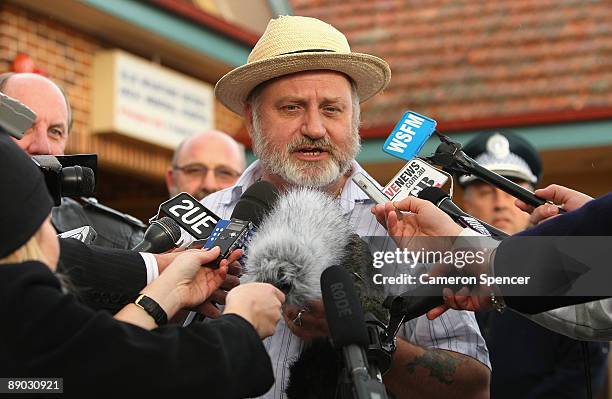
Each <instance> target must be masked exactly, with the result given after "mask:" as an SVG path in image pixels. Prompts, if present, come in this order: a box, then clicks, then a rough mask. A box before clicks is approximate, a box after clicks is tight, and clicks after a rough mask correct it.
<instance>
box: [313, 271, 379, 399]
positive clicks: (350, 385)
mask: <svg viewBox="0 0 612 399" xmlns="http://www.w3.org/2000/svg"><path fill="white" fill-rule="evenodd" d="M321 290H322V294H323V305H324V307H325V314H326V318H327V323H328V326H329V332H330V335H331V338H332V341H333V344H334V346H335V347H336V348H337V349H341V351H342V357H343V359H344V364H345V367H346V369H345V371H344V375H343V376H342V377H341V387H340V389H341V395H340V396H341V397H352V398H358V399H361V398H368V399H375V398H386V397H387V394H386V390H385V386H384V385H383V383H382V380H381V378H380V373H379V372H378V371H377V370H376V371H375V372H374V373H373V374H374V375H371V371H370V366H369V364H368V359H367V356H366V354H365V349H366V348H367V347H368V345H369V343H370V338H369V336H368V332H367V329H366V324H365V319H364V315H363V310H362V309H361V304H360V303H359V299H358V297H357V294H356V292H355V290H354V288H353V281H352V279H351V276H350V275H349V273H348V272H347V271H346V270H345V269H344V268H343V267H342V266H331V267H329V268H327V269H325V270H324V271H323V273H322V274H321ZM343 394H344V395H343Z"/></svg>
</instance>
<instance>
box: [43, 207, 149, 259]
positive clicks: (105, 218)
mask: <svg viewBox="0 0 612 399" xmlns="http://www.w3.org/2000/svg"><path fill="white" fill-rule="evenodd" d="M81 200H82V201H83V205H81V204H80V203H79V202H76V201H75V200H73V199H71V198H62V204H61V205H60V206H56V207H54V208H53V210H52V211H51V220H52V222H53V226H54V227H55V229H56V230H57V231H58V232H60V233H64V232H66V231H69V230H72V229H76V228H77V227H83V226H91V227H93V228H94V230H95V231H96V233H97V236H96V239H95V240H94V242H93V244H95V245H99V246H102V247H107V248H120V249H131V248H134V247H135V246H136V245H137V244H139V243H140V242H141V241H142V239H143V237H144V231H145V229H146V226H145V225H144V224H143V223H142V222H141V221H140V220H138V219H136V218H135V217H133V216H130V215H127V214H124V213H121V212H119V211H117V210H115V209H112V208H109V207H107V206H104V205H102V204H100V203H98V201H97V200H96V199H95V198H82V199H81Z"/></svg>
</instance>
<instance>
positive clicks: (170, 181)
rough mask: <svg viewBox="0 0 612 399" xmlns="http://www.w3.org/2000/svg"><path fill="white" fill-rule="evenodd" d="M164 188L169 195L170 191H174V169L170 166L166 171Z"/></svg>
mask: <svg viewBox="0 0 612 399" xmlns="http://www.w3.org/2000/svg"><path fill="white" fill-rule="evenodd" d="M166 188H167V189H168V193H169V194H170V195H173V194H172V192H173V191H174V190H173V188H174V171H173V170H172V168H171V167H170V168H168V170H167V171H166Z"/></svg>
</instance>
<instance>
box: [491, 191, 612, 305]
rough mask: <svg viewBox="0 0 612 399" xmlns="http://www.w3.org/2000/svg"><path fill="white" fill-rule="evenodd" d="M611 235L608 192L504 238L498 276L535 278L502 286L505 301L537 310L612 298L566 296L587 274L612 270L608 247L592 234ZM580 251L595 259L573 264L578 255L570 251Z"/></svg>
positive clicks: (498, 257)
mask: <svg viewBox="0 0 612 399" xmlns="http://www.w3.org/2000/svg"><path fill="white" fill-rule="evenodd" d="M611 234H612V194H607V195H605V196H603V197H601V198H598V199H595V200H593V201H590V202H588V203H587V204H585V205H584V206H583V207H581V208H579V209H577V210H575V211H573V212H568V213H567V214H564V215H560V216H558V217H555V218H553V219H551V220H549V221H547V222H544V223H542V224H540V225H538V226H535V227H533V228H530V229H527V230H525V231H523V232H521V233H519V234H517V235H515V236H512V237H509V238H507V239H505V240H504V241H502V243H501V244H500V246H499V247H498V248H497V250H496V253H495V260H494V262H495V263H494V267H495V275H496V276H500V277H505V276H530V277H531V280H530V284H529V285H525V286H500V289H501V291H502V293H503V294H504V301H505V302H506V305H508V306H509V307H511V308H513V309H515V310H518V311H519V312H522V313H528V314H535V313H541V312H545V311H548V310H551V309H556V308H560V307H564V306H570V305H576V304H580V303H585V302H591V301H594V300H600V299H603V298H607V297H609V296H563V295H564V294H566V293H567V291H569V290H570V289H571V287H572V284H573V283H574V282H575V281H576V280H577V279H578V278H579V277H582V276H583V275H586V273H587V272H590V273H592V272H593V271H602V270H604V269H608V268H609V266H608V265H607V260H608V258H609V257H608V256H607V255H606V254H605V252H606V251H608V248H604V247H600V246H597V245H596V242H595V241H592V240H590V239H589V237H587V236H609V235H611ZM572 237H573V238H572ZM575 244H580V245H579V246H575ZM580 251H588V253H589V254H590V256H591V257H592V258H593V259H592V261H591V262H590V263H588V264H586V266H588V267H584V266H585V265H583V264H580V263H579V262H578V263H576V264H570V263H568V260H571V259H572V258H573V257H572V256H569V255H572V252H575V253H576V255H579V253H580ZM581 270H582V271H581ZM592 276H595V274H592ZM591 278H594V277H591ZM581 295H582V294H581Z"/></svg>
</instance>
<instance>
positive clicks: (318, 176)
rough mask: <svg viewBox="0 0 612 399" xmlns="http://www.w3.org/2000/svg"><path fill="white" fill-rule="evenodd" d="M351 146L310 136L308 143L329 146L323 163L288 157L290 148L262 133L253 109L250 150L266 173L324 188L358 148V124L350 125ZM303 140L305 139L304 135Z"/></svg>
mask: <svg viewBox="0 0 612 399" xmlns="http://www.w3.org/2000/svg"><path fill="white" fill-rule="evenodd" d="M351 134H352V135H353V136H352V139H351V143H350V147H349V149H348V150H347V151H346V152H343V151H341V150H339V149H337V148H334V147H333V145H332V143H330V141H329V139H327V138H324V139H320V140H310V141H309V143H308V144H310V145H314V146H316V145H317V144H319V145H320V146H321V147H323V148H330V149H332V151H333V153H332V152H330V159H329V160H327V161H326V162H325V163H323V164H320V163H317V164H315V163H313V162H307V161H300V160H296V159H291V154H290V147H295V144H298V143H290V145H289V146H288V147H289V148H283V149H280V148H275V147H274V146H273V145H272V144H271V143H270V142H269V141H268V140H267V139H266V138H265V137H264V135H263V134H262V131H261V125H260V122H259V117H258V115H256V113H253V131H252V138H253V153H254V154H255V156H256V157H257V158H258V159H259V160H260V162H261V163H262V165H263V167H264V168H265V170H266V171H268V172H269V173H272V174H274V175H277V176H279V177H280V178H282V179H283V180H284V181H285V182H287V183H289V184H290V185H293V186H303V187H314V188H323V187H326V186H329V185H331V184H332V183H334V182H336V181H337V180H338V179H339V178H340V177H341V176H343V175H344V174H345V173H346V172H347V171H348V170H349V169H350V167H351V162H352V160H353V159H355V157H356V156H357V153H358V152H359V150H360V149H361V143H360V140H359V133H358V131H357V128H354V127H353V128H352V131H351ZM304 140H308V139H306V138H304Z"/></svg>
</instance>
